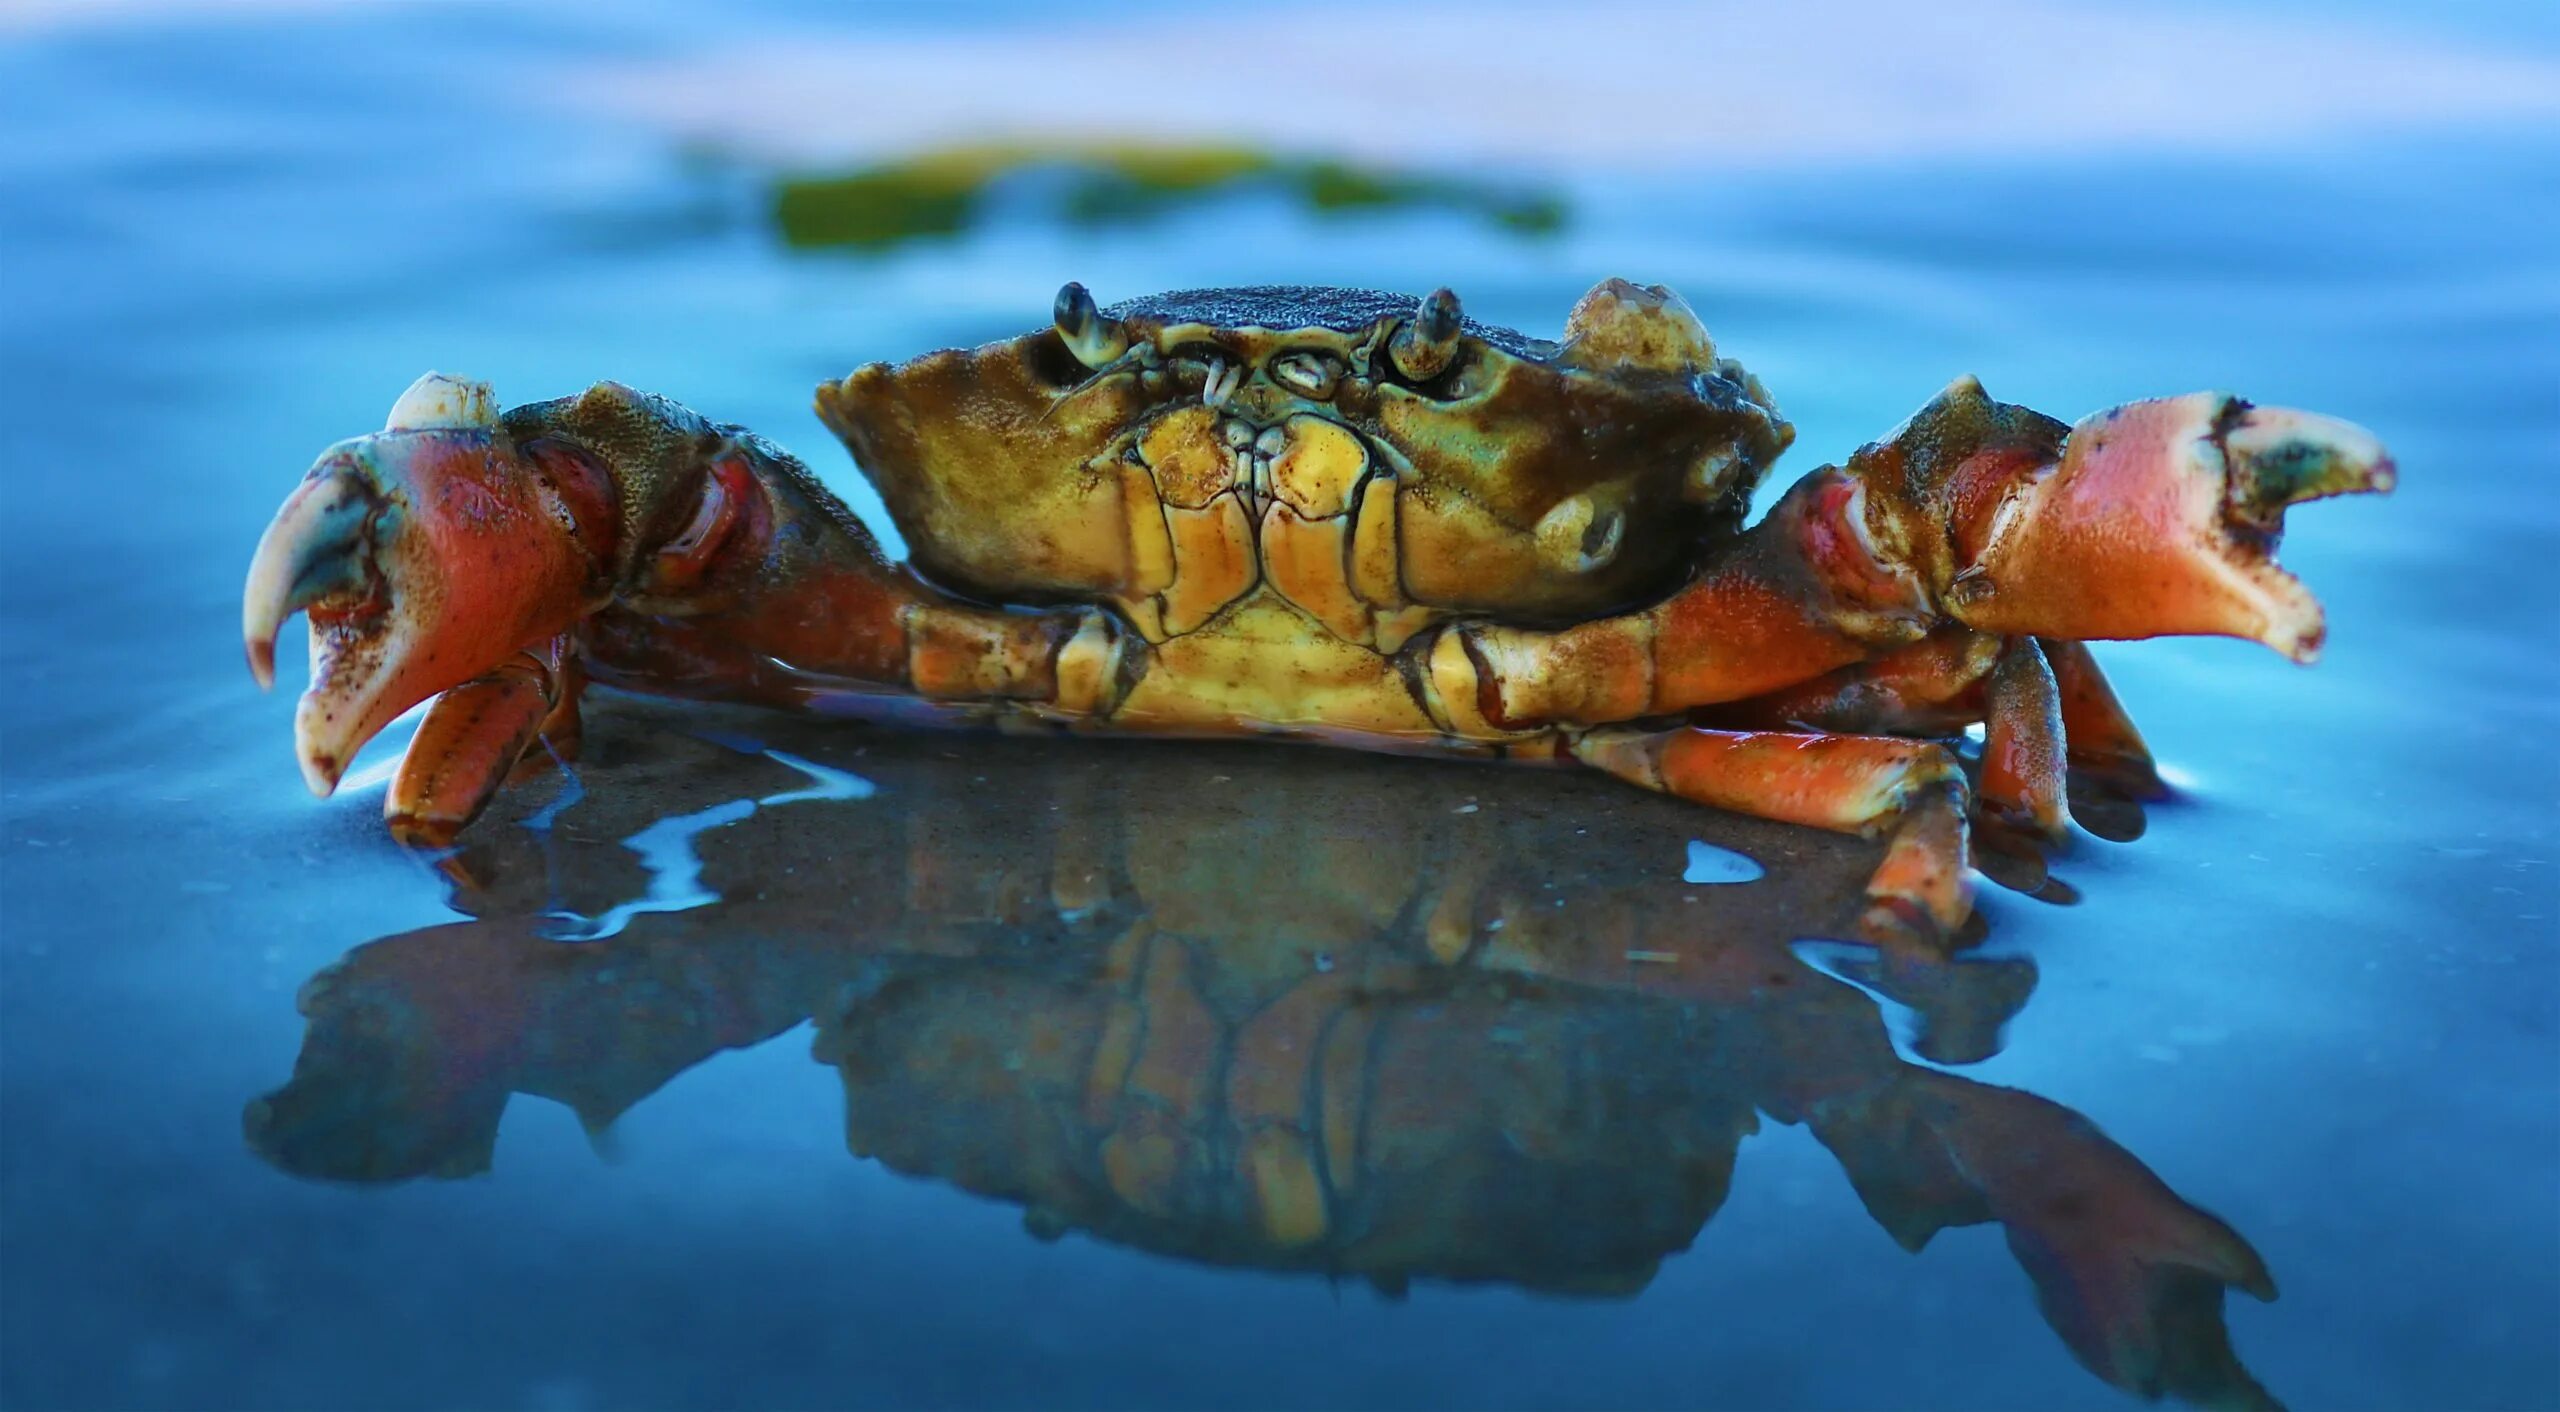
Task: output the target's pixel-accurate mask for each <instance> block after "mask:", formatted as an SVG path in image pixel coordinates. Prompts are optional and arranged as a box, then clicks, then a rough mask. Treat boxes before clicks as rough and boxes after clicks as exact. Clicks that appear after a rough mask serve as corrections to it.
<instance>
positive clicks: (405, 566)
mask: <svg viewBox="0 0 2560 1412" xmlns="http://www.w3.org/2000/svg"><path fill="white" fill-rule="evenodd" d="M612 498H613V487H612V486H611V484H610V483H609V482H608V481H606V480H605V479H604V478H602V477H601V476H599V475H597V474H595V473H594V472H593V471H592V470H591V468H590V467H589V465H588V463H586V462H585V461H584V460H583V459H582V458H579V457H576V456H574V455H571V454H568V453H566V452H563V451H547V450H546V449H545V448H542V447H539V446H537V447H533V448H523V447H519V446H518V445H517V444H516V443H515V442H514V441H513V440H512V439H511V438H509V437H508V436H507V434H506V432H505V431H504V429H503V428H502V427H501V426H500V425H499V421H498V416H497V412H496V409H495V407H494V405H493V404H492V402H491V400H490V396H489V389H488V388H487V387H486V386H485V385H483V384H479V383H471V382H464V381H460V380H458V379H453V378H446V377H441V376H439V375H436V374H432V373H431V374H429V375H427V376H426V377H424V378H421V379H419V380H418V382H417V383H416V384H415V385H413V386H412V387H411V388H410V389H409V390H408V391H407V392H406V393H404V394H402V396H401V398H400V400H399V401H398V402H397V403H396V404H395V405H394V406H393V407H392V410H391V416H390V418H389V420H388V421H387V422H386V424H385V425H384V427H383V429H382V430H381V431H380V432H378V433H375V434H374V435H371V436H362V437H357V438H354V439H352V440H349V441H342V442H340V443H338V444H337V445H335V446H332V447H330V448H329V449H328V450H327V451H325V452H323V453H322V454H321V456H320V459H319V460H318V462H317V463H315V464H314V465H313V466H312V468H311V469H310V471H309V472H308V473H306V474H305V475H304V477H303V479H302V483H301V485H300V486H299V487H297V488H296V489H295V490H294V492H293V494H292V495H291V496H290V497H289V498H287V499H286V501H285V503H284V506H283V508H282V509H280V510H278V511H277V512H276V517H275V520H274V522H273V523H272V524H270V525H269V526H268V528H267V532H266V535H265V536H264V537H263V538H262V539H261V540H260V541H259V544H258V552H257V556H256V558H255V559H254V560H252V562H251V563H250V566H249V579H248V584H247V587H246V590H245V592H244V594H243V597H242V605H241V634H242V637H243V639H244V640H245V643H246V646H247V649H248V656H249V669H250V671H251V673H252V674H254V675H255V676H256V677H257V679H258V681H259V684H260V685H262V686H264V685H270V684H272V682H273V681H274V677H275V640H276V633H277V631H278V629H279V628H281V627H282V626H283V624H284V622H285V621H286V620H287V619H288V618H290V617H292V616H293V615H294V614H295V613H297V612H299V613H306V614H308V615H309V617H310V620H311V682H310V686H309V688H308V689H307V690H306V691H305V692H304V693H303V695H302V700H301V702H300V703H299V705H298V706H297V708H296V710H295V714H294V753H295V755H296V757H297V758H299V760H300V761H301V764H302V774H303V778H304V780H305V781H306V782H308V783H309V785H310V786H311V790H312V792H313V793H315V794H319V795H324V796H325V795H328V794H330V793H332V792H334V791H335V790H336V788H337V786H338V781H339V779H340V778H341V777H342V776H343V775H344V774H345V772H346V768H347V763H348V761H349V760H351V759H352V758H353V757H354V755H355V753H356V751H358V750H359V749H361V748H362V747H363V746H364V744H365V743H366V742H367V741H369V740H371V739H373V738H374V737H375V736H376V735H378V734H380V733H381V731H382V730H383V728H384V727H385V726H387V725H389V724H390V723H391V722H392V721H393V720H394V719H396V718H398V717H399V716H400V715H402V714H403V713H405V712H407V711H408V710H409V709H410V708H411V707H414V706H416V705H418V704H419V703H420V702H423V701H426V700H427V699H429V698H430V697H434V696H437V695H438V694H439V693H444V692H447V691H449V690H450V689H452V688H456V687H462V686H464V685H465V684H475V685H477V684H481V683H484V682H485V683H486V689H484V690H477V691H475V692H473V693H470V694H468V695H467V696H457V697H456V698H455V700H454V703H453V704H454V705H455V707H456V709H455V710H454V711H453V712H452V713H450V714H449V716H448V718H446V719H440V720H439V719H431V720H430V721H429V722H428V723H427V724H426V725H425V726H423V727H422V728H421V733H420V735H421V746H420V748H418V749H414V750H413V751H412V754H411V756H410V758H409V759H408V760H407V761H406V762H404V768H403V770H402V777H401V780H400V781H399V782H397V783H395V785H394V788H393V797H392V801H391V805H390V808H389V812H390V813H391V815H392V817H393V820H394V824H395V827H397V826H399V825H400V824H401V823H402V821H403V817H404V815H411V814H415V815H418V816H419V818H420V819H422V820H428V821H432V820H434V819H436V818H438V817H440V816H449V815H454V814H457V813H459V814H461V815H462V816H464V817H467V816H468V814H469V813H471V812H476V808H477V805H478V804H479V803H480V802H481V800H483V799H485V797H486V793H487V792H488V791H489V790H493V789H494V788H495V787H496V785H497V784H498V783H499V782H501V781H503V780H504V778H505V777H506V774H507V772H508V770H509V769H511V768H512V767H513V766H514V764H515V763H516V760H515V754H520V753H521V752H522V750H523V748H524V747H525V746H526V745H528V744H529V743H530V741H531V739H532V729H531V728H532V727H534V726H538V725H539V724H540V723H541V722H542V721H543V719H544V718H546V717H548V716H549V715H551V714H552V712H553V711H554V710H555V709H556V708H558V707H559V706H560V705H561V703H562V700H563V699H564V697H565V695H566V693H567V691H568V689H569V687H570V685H571V684H570V683H569V682H568V680H567V678H566V674H565V666H564V658H563V645H562V643H561V641H560V639H561V638H562V636H563V635H564V634H566V633H567V632H568V631H569V630H570V629H571V628H573V627H574V626H576V624H577V623H578V622H579V621H580V620H581V619H582V618H584V617H585V616H586V615H587V614H589V613H590V612H592V611H594V609H595V608H596V607H597V606H598V605H599V603H600V602H601V601H602V595H603V589H604V575H605V570H606V561H607V559H608V557H609V555H610V551H611V547H612V546H611V544H610V542H609V541H606V542H599V539H600V537H601V536H602V535H604V534H608V533H609V532H610V529H611V527H612V525H613V524H614V516H613V514H612V513H611V505H612ZM439 714H445V713H441V712H440V713H439ZM528 716H529V719H525V718H527V717H528ZM465 717H468V718H469V719H467V720H466V719H464V718H465ZM480 723H487V725H486V726H485V727H484V726H483V725H482V724H480ZM492 729H495V731H496V733H497V734H503V735H507V736H509V737H510V738H511V739H512V740H513V741H514V748H515V754H508V755H507V758H506V759H505V760H504V761H503V762H499V763H496V764H495V765H494V767H493V768H492V767H490V766H487V765H484V766H482V767H481V768H479V769H477V770H464V771H461V772H456V771H455V770H454V769H452V768H450V767H451V765H452V764H453V763H454V762H453V756H454V755H455V754H456V753H457V752H465V753H467V752H468V751H470V750H472V749H474V748H476V747H478V746H480V745H481V744H482V743H484V742H485V741H487V740H488V738H489V737H490V734H491V730H492ZM457 789H458V790H460V791H461V792H462V794H463V795H464V796H466V797H465V798H461V799H448V798H445V797H443V795H444V794H445V793H447V792H450V791H453V790H457ZM451 822H452V825H453V826H454V827H458V826H459V824H460V822H461V819H459V818H456V819H453V820H452V821H451ZM403 831H404V832H409V830H403ZM425 831H426V832H427V833H433V832H435V829H434V827H433V824H432V822H429V823H426V824H425ZM446 836H448V837H449V830H447V831H446ZM421 841H438V842H440V841H442V840H441V839H422V840H421Z"/></svg>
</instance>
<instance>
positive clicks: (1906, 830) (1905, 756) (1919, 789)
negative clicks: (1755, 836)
mask: <svg viewBox="0 0 2560 1412" xmlns="http://www.w3.org/2000/svg"><path fill="white" fill-rule="evenodd" d="M1572 750H1573V755H1574V758H1576V759H1578V760H1580V761H1582V762H1583V763H1584V764H1586V765H1591V766H1594V767H1596V768H1598V769H1602V770H1606V771H1608V772H1609V773H1610V774H1613V775H1616V776H1617V777H1618V778H1620V779H1622V780H1625V781H1627V782H1629V783H1630V784H1638V785H1642V786H1644V787H1645V788H1647V789H1656V790H1660V791H1662V792H1663V793H1665V794H1672V795H1677V796H1679V797H1680V798H1682V799H1687V800H1690V801H1693V802H1695V803H1699V804H1708V805H1713V806H1714V807H1716V808H1719V809H1730V810H1732V811H1734V812H1735V813H1739V814H1751V815H1755V816H1757V817H1759V818H1764V819H1779V820H1783V821H1785V822H1788V823H1795V824H1809V825H1811V826H1813V827H1815V828H1823V829H1832V830H1836V831H1838V832H1842V833H1872V832H1875V831H1878V830H1881V829H1885V828H1888V827H1889V828H1892V829H1893V831H1894V832H1893V839H1894V841H1893V843H1892V845H1891V846H1890V847H1889V848H1888V850H1887V852H1886V858H1885V862H1884V864H1883V865H1882V866H1881V867H1880V868H1879V869H1878V871H1877V873H1876V875H1875V877H1874V878H1873V879H1872V880H1871V881H1870V882H1869V883H1868V886H1867V894H1868V896H1869V897H1870V898H1871V899H1873V900H1874V902H1875V903H1876V905H1878V906H1879V907H1882V908H1884V909H1886V914H1887V917H1888V918H1890V919H1894V920H1906V919H1907V920H1910V921H1924V920H1925V921H1926V922H1927V923H1928V924H1929V926H1928V928H1927V929H1926V930H1927V931H1929V932H1930V933H1933V934H1944V933H1947V932H1951V931H1953V930H1954V929H1955V928H1956V927H1957V926H1958V925H1960V924H1962V923H1963V921H1964V919H1965V916H1966V914H1967V913H1968V912H1969V911H1970V910H1971V895H1970V893H1969V892H1968V891H1967V885H1966V882H1965V836H1964V817H1963V812H1962V807H1961V804H1960V803H1959V802H1958V801H1959V800H1960V799H1961V795H1962V791H1963V787H1964V773H1963V770H1962V769H1961V767H1960V766H1958V764H1957V763H1956V757H1955V755H1954V753H1953V752H1952V751H1949V750H1948V749H1947V748H1946V747H1945V746H1942V745H1934V744H1931V743H1929V742H1927V741H1919V740H1905V739H1902V738H1899V737H1896V736H1879V735H1805V734H1790V733H1785V732H1779V731H1720V730H1705V729H1701V728H1698V727H1688V728H1684V729H1678V730H1658V731H1648V730H1633V729H1618V728H1607V729H1601V730H1593V731H1584V732H1579V733H1577V734H1576V735H1574V736H1573V737H1572ZM1880 920H1881V919H1880Z"/></svg>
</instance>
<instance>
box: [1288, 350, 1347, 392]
mask: <svg viewBox="0 0 2560 1412" xmlns="http://www.w3.org/2000/svg"><path fill="white" fill-rule="evenodd" d="M1341 376H1342V370H1341V369H1340V368H1338V367H1336V366H1334V362H1333V360H1332V359H1330V358H1327V357H1325V356H1323V355H1322V354H1319V353H1289V354H1284V355H1283V356H1281V357H1280V358H1277V359H1275V360H1273V362H1272V364H1271V380H1272V381H1274V382H1276V383H1278V384H1280V385H1281V386H1282V387H1285V388H1288V389H1289V390H1290V391H1292V392H1298V393H1303V394H1305V395H1306V396H1309V397H1331V396H1332V395H1333V384H1334V382H1335V380H1337V379H1338V378H1340V377H1341Z"/></svg>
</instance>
